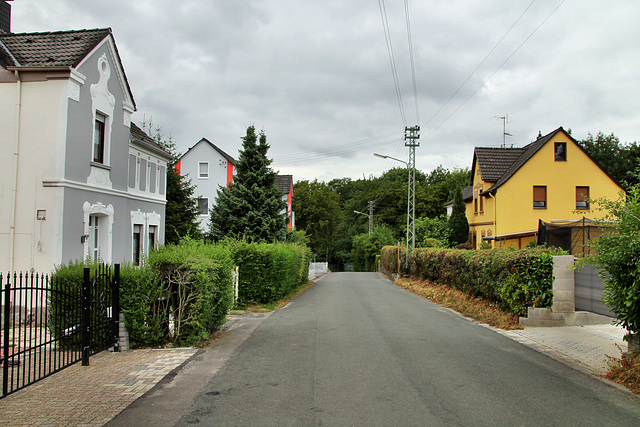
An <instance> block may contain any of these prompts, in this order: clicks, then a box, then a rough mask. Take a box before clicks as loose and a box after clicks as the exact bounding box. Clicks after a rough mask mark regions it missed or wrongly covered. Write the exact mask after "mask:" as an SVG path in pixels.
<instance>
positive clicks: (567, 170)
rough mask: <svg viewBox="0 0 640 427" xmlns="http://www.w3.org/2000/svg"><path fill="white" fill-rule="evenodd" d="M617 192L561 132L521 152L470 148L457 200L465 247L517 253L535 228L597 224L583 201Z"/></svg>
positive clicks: (533, 235) (598, 215) (596, 214)
mask: <svg viewBox="0 0 640 427" xmlns="http://www.w3.org/2000/svg"><path fill="white" fill-rule="evenodd" d="M620 191H622V188H621V187H620V186H619V185H618V184H617V183H616V182H615V181H614V180H613V179H612V178H611V177H610V176H609V175H608V174H607V173H605V172H604V171H603V170H602V169H601V168H600V166H598V164H597V163H595V161H594V160H593V159H592V158H591V157H589V155H588V154H587V153H586V152H585V151H584V150H583V149H582V148H581V147H580V146H579V145H578V144H577V142H576V140H575V139H573V138H572V137H571V135H569V134H568V133H567V132H566V131H565V130H564V129H563V128H562V127H559V128H558V129H556V130H554V131H553V132H551V133H550V134H548V135H545V136H542V135H538V139H537V140H536V141H534V142H532V143H530V144H529V145H526V146H525V147H522V148H485V147H476V148H475V150H474V153H473V163H472V166H471V180H470V185H469V186H468V187H466V188H465V190H464V192H463V198H464V201H465V206H466V215H467V221H468V222H469V232H470V242H471V243H472V245H473V247H474V248H476V249H477V248H479V247H480V244H481V243H482V242H483V241H488V242H491V243H492V246H493V247H509V246H515V247H516V248H522V247H524V246H525V245H526V244H527V243H529V242H530V241H531V240H535V239H536V238H537V233H538V223H539V221H540V220H542V221H545V222H558V221H565V222H566V221H570V220H580V219H583V218H584V217H588V218H591V219H598V218H601V217H602V213H599V212H597V211H591V210H590V207H591V206H589V202H588V200H587V198H589V199H598V198H600V197H607V198H608V199H611V200H615V199H617V198H618V194H619V192H620Z"/></svg>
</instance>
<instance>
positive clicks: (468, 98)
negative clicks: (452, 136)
mask: <svg viewBox="0 0 640 427" xmlns="http://www.w3.org/2000/svg"><path fill="white" fill-rule="evenodd" d="M565 1H566V0H562V1H561V2H560V4H559V5H558V6H556V8H555V9H553V10H552V11H551V13H550V14H549V15H547V17H546V18H544V19H543V20H542V22H541V23H540V24H539V25H538V26H537V27H536V28H535V29H534V30H533V32H531V34H529V36H528V37H527V38H526V39H524V41H523V42H522V43H520V45H519V46H518V47H517V48H516V49H515V50H514V51H513V52H512V53H511V55H509V56H508V57H507V59H505V60H504V61H503V62H502V64H500V66H499V67H498V68H496V69H495V71H494V72H493V73H491V75H490V76H489V77H487V79H486V80H485V81H484V82H482V84H481V85H480V86H478V88H476V90H474V91H473V92H472V93H471V95H469V96H468V97H467V99H465V100H464V101H463V102H462V103H461V104H460V105H459V106H458V107H457V108H456V109H455V110H453V112H452V113H451V114H449V115H448V116H447V118H445V119H444V120H443V121H442V122H441V123H440V124H439V125H438V126H436V127H434V128H433V129H431V132H429V133H428V134H427V136H426V138H428V137H429V136H431V135H432V134H433V133H434V132H435V131H436V130H438V129H439V128H440V127H441V126H442V125H443V124H445V123H446V122H447V121H448V120H449V119H450V118H451V117H452V116H453V115H454V114H455V113H457V112H458V110H460V108H462V106H464V105H465V104H466V103H467V102H468V101H469V100H470V99H471V98H473V96H474V95H475V94H476V93H478V91H479V90H480V89H482V87H484V85H485V84H486V83H487V82H488V81H489V80H491V78H492V77H493V76H494V75H495V74H496V73H497V72H498V71H499V70H500V69H501V68H502V67H503V66H504V65H505V64H506V63H507V62H508V61H509V60H510V59H511V57H513V55H515V54H516V53H517V52H518V51H519V50H520V48H521V47H522V46H524V45H525V43H527V42H528V41H529V39H530V38H531V37H533V35H534V34H535V33H536V32H537V31H538V30H539V29H540V27H542V26H543V25H544V23H545V22H547V20H548V19H549V18H551V16H552V15H553V14H554V13H555V12H556V11H557V10H558V9H559V8H560V6H562V4H563V3H564V2H565Z"/></svg>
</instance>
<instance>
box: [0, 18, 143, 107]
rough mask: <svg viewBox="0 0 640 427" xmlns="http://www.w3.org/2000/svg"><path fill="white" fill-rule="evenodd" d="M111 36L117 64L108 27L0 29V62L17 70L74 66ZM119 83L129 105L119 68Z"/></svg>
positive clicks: (116, 50)
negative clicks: (22, 30)
mask: <svg viewBox="0 0 640 427" xmlns="http://www.w3.org/2000/svg"><path fill="white" fill-rule="evenodd" d="M107 37H111V39H112V41H113V49H114V53H115V56H116V57H117V58H116V59H117V61H118V62H119V64H118V65H119V66H120V67H121V68H122V60H121V59H120V54H119V52H118V48H117V47H116V44H115V40H114V39H113V34H112V32H111V28H96V29H92V30H69V31H55V32H45V33H6V34H5V33H0V66H4V67H5V68H7V69H9V70H10V71H11V70H12V69H14V68H15V69H16V70H18V71H20V70H21V69H22V70H25V69H27V70H28V69H31V70H33V69H49V68H58V69H60V68H63V69H64V68H68V69H70V70H71V69H73V68H76V67H78V66H79V65H80V64H81V62H82V60H84V59H85V58H86V57H87V55H89V53H91V51H92V50H93V49H95V48H96V47H97V46H98V45H99V44H100V43H102V41H103V40H104V39H105V38H107ZM122 78H123V79H124V82H123V85H124V86H126V90H127V91H128V92H129V96H130V97H131V102H132V103H133V108H134V109H135V100H134V99H133V92H132V91H131V87H130V86H129V81H128V79H127V76H126V75H125V74H124V69H122Z"/></svg>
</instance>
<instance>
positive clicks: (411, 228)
mask: <svg viewBox="0 0 640 427" xmlns="http://www.w3.org/2000/svg"><path fill="white" fill-rule="evenodd" d="M373 155H374V156H376V157H380V158H381V159H391V160H395V161H396V162H400V163H404V164H405V165H406V166H407V170H408V171H409V179H408V180H407V186H408V188H407V253H406V259H405V263H406V267H407V268H409V246H411V249H413V248H414V247H415V245H416V218H415V215H416V211H415V209H413V206H415V203H416V201H415V188H416V184H415V174H412V173H411V172H412V170H411V167H410V165H409V162H405V161H404V160H400V159H396V158H395V157H391V156H387V155H384V154H378V153H373ZM411 178H413V180H412V179H411ZM412 190H413V191H412ZM412 195H413V199H412V197H411V196H412ZM409 236H411V239H410V238H409ZM410 240H411V241H410Z"/></svg>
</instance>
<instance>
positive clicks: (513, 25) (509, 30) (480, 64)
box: [425, 0, 536, 136]
mask: <svg viewBox="0 0 640 427" xmlns="http://www.w3.org/2000/svg"><path fill="white" fill-rule="evenodd" d="M535 2H536V0H533V1H532V2H531V3H529V6H527V7H526V9H525V10H524V11H523V12H522V13H521V14H520V16H518V19H516V20H515V22H514V23H513V24H511V26H510V27H509V29H508V30H507V32H506V33H504V34H503V35H502V37H500V40H498V42H497V43H496V44H495V46H493V48H492V49H491V50H490V51H489V53H487V55H486V56H485V57H484V59H483V60H482V61H480V63H479V64H478V66H477V67H476V68H475V69H474V70H473V71H472V72H471V74H469V76H468V77H467V78H466V79H465V80H464V81H463V82H462V84H461V85H460V86H459V87H458V89H456V90H455V91H454V92H453V93H452V94H451V96H450V97H449V99H447V101H446V102H445V103H444V104H442V106H441V107H440V109H438V111H436V113H435V114H434V115H433V116H431V118H430V119H429V121H427V123H426V124H425V126H426V125H428V124H429V123H431V121H432V120H433V119H435V118H436V116H437V115H438V114H440V111H442V110H443V109H444V107H446V106H447V105H448V104H449V102H450V101H451V100H452V99H453V97H454V96H456V95H457V94H458V92H460V89H462V87H463V86H464V85H465V84H467V82H468V81H469V79H471V77H473V75H474V74H475V73H476V71H478V69H479V68H480V67H481V66H482V64H484V63H485V61H486V60H487V59H488V58H489V56H491V54H492V53H493V51H495V50H496V48H497V47H498V46H499V45H500V43H502V41H503V40H504V38H505V37H506V36H507V34H509V33H510V32H511V30H512V29H513V27H515V26H516V24H517V23H518V22H519V21H520V19H521V18H522V17H523V16H524V14H525V13H527V11H528V10H529V8H530V7H531V6H532V5H533V4H534V3H535ZM427 136H428V135H427Z"/></svg>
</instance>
